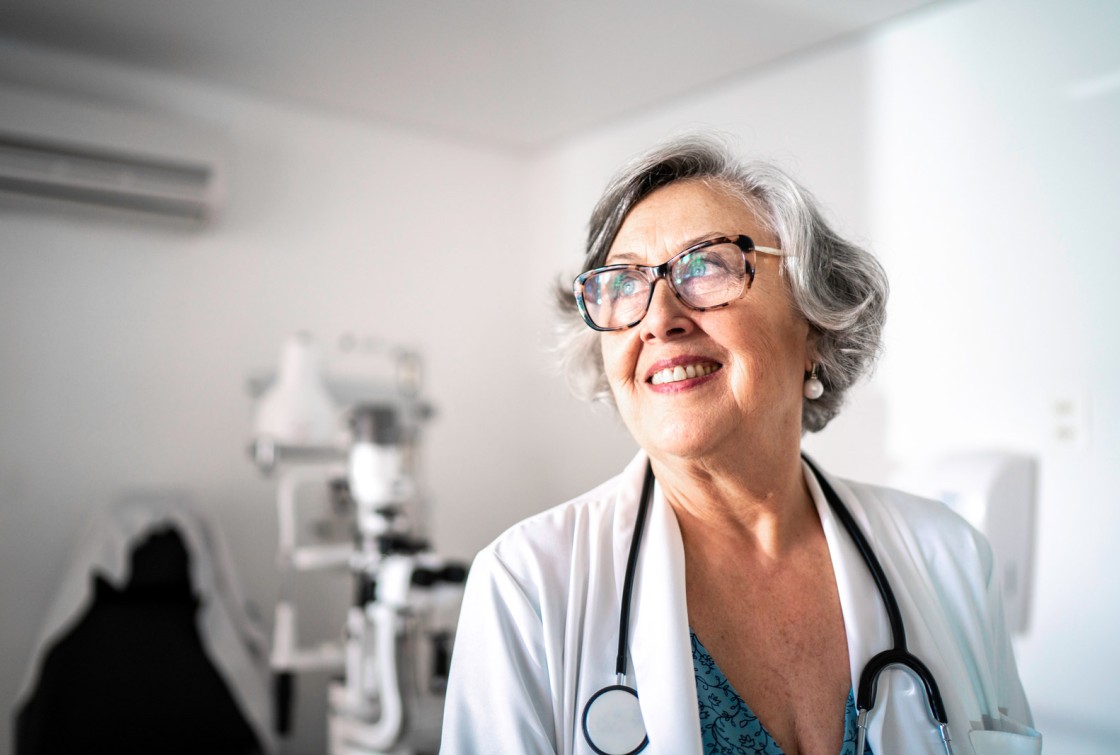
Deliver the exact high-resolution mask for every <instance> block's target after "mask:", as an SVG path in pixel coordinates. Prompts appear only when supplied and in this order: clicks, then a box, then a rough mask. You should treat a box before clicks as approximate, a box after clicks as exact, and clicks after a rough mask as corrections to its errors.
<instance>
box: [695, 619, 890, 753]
mask: <svg viewBox="0 0 1120 755" xmlns="http://www.w3.org/2000/svg"><path fill="white" fill-rule="evenodd" d="M689 636H690V637H691V639H692V668H693V670H694V671H695V673H696V698H697V702H698V703H699V706H700V735H701V738H702V740H703V746H704V755H783V753H782V748H781V747H779V746H778V743H777V742H775V741H774V738H773V737H771V736H770V732H768V731H766V729H765V728H764V727H763V725H762V722H761V721H759V720H758V716H756V715H755V714H754V713H752V712H751V709H750V708H749V707H748V706H747V704H746V703H745V702H743V698H741V697H739V693H738V692H736V691H735V689H734V688H733V687H732V686H731V683H730V682H729V681H727V677H726V676H724V675H723V672H722V671H720V670H719V667H718V666H716V662H715V661H714V660H712V656H710V655H709V654H708V651H707V650H706V649H705V648H704V646H703V645H702V644H701V643H700V640H699V639H698V638H697V637H696V633H695V632H693V631H691V630H689ZM856 717H857V711H856V698H855V692H854V691H849V692H848V707H847V710H846V711H845V713H844V745H843V747H841V749H840V755H855V751H856ZM864 755H872V753H871V747H870V745H865V746H864Z"/></svg>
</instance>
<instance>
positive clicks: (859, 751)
mask: <svg viewBox="0 0 1120 755" xmlns="http://www.w3.org/2000/svg"><path fill="white" fill-rule="evenodd" d="M802 458H803V459H804V460H805V463H806V464H808V465H809V469H811V470H812V472H813V475H814V476H815V477H816V478H817V482H818V483H819V484H820V486H821V490H822V491H823V492H824V497H825V499H826V500H827V501H828V505H829V507H831V509H832V512H833V513H834V514H835V515H836V518H837V519H839V520H840V523H841V524H843V525H844V529H845V530H847V532H848V535H849V536H850V537H851V538H852V541H853V542H855V545H856V549H857V550H858V551H859V554H860V556H862V557H863V562H864V563H865V564H867V568H868V569H869V570H870V571H871V576H872V578H873V579H874V580H875V586H876V587H877V588H878V589H879V595H880V597H881V598H882V599H883V605H884V607H885V608H886V610H887V617H888V619H889V620H890V625H891V637H892V638H893V640H894V643H893V646H892V647H891V649H890V650H884V651H883V652H881V653H879V654H878V655H876V656H875V657H873V658H872V659H871V660H870V661H868V662H867V665H866V666H864V667H863V671H861V672H860V675H859V689H858V691H857V693H856V708H857V709H858V711H859V715H858V717H857V719H856V730H857V734H856V755H863V751H864V747H865V745H866V742H867V714H868V713H869V712H870V711H871V709H872V708H874V707H875V690H876V685H877V684H878V682H879V674H881V673H882V672H883V669H885V668H887V667H888V666H903V667H905V668H907V669H909V670H910V671H911V672H912V673H913V674H914V675H915V676H917V677H918V679H919V680H921V682H922V685H923V686H924V687H925V693H926V703H927V704H928V705H929V711H930V715H931V716H932V717H933V719H934V721H935V722H936V723H937V728H938V731H939V732H940V734H941V742H942V744H943V745H944V746H945V753H946V755H953V747H952V745H951V744H950V741H949V719H948V716H946V714H945V704H944V702H942V700H941V692H940V691H939V690H938V689H937V682H936V681H935V680H934V678H933V674H932V673H931V672H930V670H929V668H927V667H926V665H925V664H924V663H922V662H921V661H920V660H918V658H917V657H916V656H914V655H912V654H911V653H909V652H908V651H907V650H906V629H905V628H904V627H903V625H902V612H901V611H899V608H898V601H896V600H895V598H894V591H893V590H891V585H890V583H889V582H888V581H887V575H886V574H885V573H884V572H883V567H882V566H881V565H880V564H879V559H877V558H876V557H875V553H874V551H872V550H871V546H870V544H868V542H867V538H865V537H864V536H863V532H862V531H861V530H860V528H859V525H857V524H856V521H855V519H854V518H852V514H851V512H850V511H848V508H847V507H846V506H845V505H844V504H843V503H842V502H841V500H840V496H838V495H836V491H835V490H833V489H832V485H830V484H829V482H828V480H826V479H825V478H824V475H822V474H821V472H820V470H819V469H817V466H816V464H814V463H813V462H812V461H810V460H809V459H808V458H806V457H804V456H803V457H802ZM652 497H653V466H652V465H647V466H646V476H645V480H644V482H643V483H642V499H641V504H640V505H639V506H638V518H637V520H636V521H635V523H634V534H633V535H632V536H631V538H630V554H629V556H628V557H627V560H626V576H625V578H624V581H623V587H622V608H621V612H620V617H619V621H618V658H617V661H616V663H615V675H616V683H615V684H612V685H610V686H607V687H603V688H602V689H601V690H599V691H598V692H596V693H595V694H594V695H592V696H591V699H589V700H588V701H587V704H586V705H585V706H584V708H583V736H584V738H585V739H586V740H587V744H588V745H589V746H590V747H591V749H592V750H594V751H595V752H596V753H598V755H635V754H636V753H639V752H641V751H642V750H644V749H645V748H646V746H647V745H648V744H649V735H648V734H646V727H645V722H644V721H643V720H642V711H641V708H640V707H639V705H638V691H637V690H636V689H634V687H633V686H631V685H628V684H627V683H626V658H627V655H628V654H629V642H628V634H629V627H630V599H631V596H632V594H633V591H634V572H635V571H636V570H637V562H638V549H639V548H640V547H641V542H642V530H643V529H644V528H645V522H646V516H647V514H648V513H649V507H650V500H651V499H652Z"/></svg>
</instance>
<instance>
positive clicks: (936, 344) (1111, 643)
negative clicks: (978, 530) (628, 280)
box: [533, 0, 1120, 755]
mask: <svg viewBox="0 0 1120 755" xmlns="http://www.w3.org/2000/svg"><path fill="white" fill-rule="evenodd" d="M1118 33H1120V5H1117V4H1115V3H1105V2H1088V1H1085V0H1081V1H1080V2H1072V3H1070V2H1065V3H1058V2H1030V3H1022V2H1011V1H1010V0H983V1H981V2H969V3H953V4H946V5H944V6H940V7H937V8H933V9H932V10H930V11H928V12H924V13H920V14H915V15H911V16H910V17H908V18H906V19H903V20H900V21H898V22H896V23H894V24H891V25H889V26H887V27H884V28H882V29H880V30H879V31H877V32H876V33H874V34H871V35H868V36H865V37H863V38H858V39H854V40H850V41H848V42H846V43H844V44H842V45H837V46H835V47H833V48H831V49H826V50H821V51H818V52H815V53H813V54H810V55H806V56H803V57H800V58H797V59H794V60H790V61H787V62H786V63H784V64H782V65H779V66H775V67H772V68H770V69H768V70H766V71H764V72H762V73H760V74H757V75H755V76H750V77H744V78H742V79H739V80H736V81H732V82H728V83H726V84H725V85H723V86H720V87H718V88H716V89H712V90H709V91H705V92H702V93H698V94H696V95H695V96H693V97H690V98H686V99H681V100H676V101H674V102H672V103H669V104H666V105H665V106H664V107H660V108H657V109H654V110H651V111H649V112H645V113H641V114H638V115H636V116H634V117H632V118H629V119H625V120H622V121H619V122H616V123H614V124H611V125H610V126H609V127H606V128H602V129H599V130H596V131H595V132H594V133H591V134H588V135H585V136H583V137H580V138H578V139H573V140H570V141H568V142H567V143H565V144H563V145H560V146H558V147H557V148H556V149H554V150H552V151H551V152H550V153H549V154H548V155H546V156H545V157H543V158H542V159H540V160H538V161H537V164H536V166H535V167H534V174H533V180H534V181H535V186H536V188H535V191H534V194H533V196H534V197H535V198H536V199H537V200H538V201H542V202H544V203H545V204H547V205H549V206H551V207H553V208H555V209H554V211H553V214H552V221H553V224H554V225H553V226H552V227H551V229H550V230H549V231H548V232H547V233H543V234H541V235H543V236H544V237H545V238H547V239H549V242H550V243H549V245H548V246H547V247H546V246H544V245H543V244H542V247H541V254H540V259H541V275H542V276H543V275H544V274H545V272H546V271H547V270H550V269H551V268H552V267H553V266H554V262H553V261H554V260H555V259H557V258H559V257H560V256H561V255H563V256H564V258H565V259H567V260H568V261H569V262H570V265H571V266H572V267H574V266H575V265H576V264H578V260H579V252H578V250H579V249H580V248H581V241H582V237H581V235H580V234H581V232H582V229H583V227H584V225H583V224H584V223H585V219H586V217H587V215H588V213H589V211H590V208H591V206H592V204H593V202H594V200H595V198H596V194H597V191H598V190H599V189H600V188H601V187H602V185H603V183H604V181H605V180H606V178H607V176H608V175H609V174H610V172H611V171H613V169H614V168H615V167H616V166H617V165H619V164H620V163H621V162H622V161H624V160H625V159H627V158H628V157H630V156H631V155H632V154H634V153H635V152H637V151H639V150H641V149H644V148H645V147H647V146H648V145H649V144H651V143H652V142H654V141H657V140H659V139H661V138H663V137H665V136H667V135H669V134H671V133H675V132H678V131H681V130H688V129H691V128H696V127H704V128H717V129H722V130H726V131H729V132H731V133H732V134H734V135H736V136H737V137H738V139H739V141H740V143H741V144H742V146H743V149H744V151H746V152H748V153H751V154H753V155H756V156H761V157H767V158H770V159H773V160H776V161H777V162H779V163H780V164H782V165H784V166H785V167H786V168H787V169H789V170H791V171H792V172H793V173H794V174H795V175H797V176H798V177H799V178H800V179H801V180H802V181H803V182H804V183H805V184H806V185H807V186H808V187H810V188H811V189H812V190H813V191H814V192H815V193H816V194H817V196H818V197H819V198H820V200H821V201H822V202H823V204H824V205H825V207H826V209H827V210H828V211H829V212H830V214H831V215H832V217H833V220H835V221H836V222H837V223H838V225H839V226H840V228H841V229H842V230H843V231H845V232H847V233H849V234H851V235H853V236H854V237H855V238H857V239H861V240H864V241H866V242H867V244H868V245H869V246H870V248H871V249H872V250H874V251H875V252H876V253H877V254H878V255H879V256H880V258H881V259H882V260H883V262H884V264H885V266H886V267H887V270H888V274H889V275H890V278H891V283H892V297H891V303H890V308H889V326H888V330H887V336H886V353H885V356H884V359H883V361H882V363H881V366H880V368H879V370H878V371H877V373H876V374H875V376H874V378H873V379H872V380H871V381H870V382H869V383H867V384H865V385H863V386H861V387H860V388H859V389H857V390H856V391H855V393H854V395H853V396H852V399H851V401H850V404H849V406H848V407H847V408H846V409H845V411H844V412H843V413H842V414H841V416H840V417H838V418H837V420H836V421H834V423H833V424H832V425H830V427H829V428H827V429H826V431H825V432H824V433H822V434H820V435H819V436H814V437H809V438H807V439H806V447H807V448H808V449H809V450H811V451H813V452H815V453H817V454H818V455H819V456H820V458H822V459H823V460H824V461H825V462H826V463H827V464H828V466H829V467H830V468H832V469H833V470H836V471H838V472H841V473H843V474H846V475H849V476H853V477H859V478H864V479H870V480H874V481H880V482H888V481H890V480H891V479H893V478H895V477H896V476H897V475H898V474H899V473H900V472H903V471H905V470H907V469H909V468H912V467H914V466H919V465H922V464H924V463H926V462H928V461H930V460H932V459H934V458H935V457H937V456H938V455H939V454H942V453H945V452H948V451H952V450H983V449H989V448H1001V449H1009V450H1017V451H1024V452H1027V453H1032V454H1035V455H1036V456H1037V457H1038V458H1039V460H1040V464H1041V480H1040V507H1041V508H1040V512H1039V517H1038V536H1037V564H1036V579H1037V581H1036V584H1035V594H1034V606H1033V611H1032V617H1031V620H1032V625H1031V627H1030V629H1029V631H1028V632H1027V633H1026V634H1025V636H1023V637H1022V638H1020V639H1019V640H1018V641H1017V652H1018V657H1019V663H1020V670H1021V674H1022V678H1023V681H1024V683H1025V685H1026V687H1027V691H1028V694H1029V696H1030V698H1031V700H1032V703H1033V705H1034V708H1035V714H1036V717H1037V719H1038V723H1039V727H1040V728H1041V729H1042V730H1043V731H1044V734H1045V735H1046V742H1047V751H1049V752H1061V753H1074V754H1076V753H1081V754H1083V755H1091V754H1095V753H1105V752H1115V751H1116V743H1117V742H1120V727H1118V726H1117V723H1116V715H1115V706H1114V705H1113V703H1112V698H1113V695H1112V694H1111V685H1112V678H1113V676H1114V675H1115V673H1116V672H1118V671H1120V650H1118V649H1117V646H1116V644H1115V639H1114V638H1115V637H1117V636H1120V609H1118V608H1117V606H1118V605H1120V587H1118V586H1117V583H1116V580H1115V575H1116V574H1118V573H1120V553H1118V552H1117V550H1116V548H1115V547H1114V541H1115V533H1116V532H1117V531H1120V507H1118V506H1117V505H1116V498H1117V496H1116V493H1115V492H1114V491H1115V490H1117V489H1120V465H1118V464H1117V459H1120V439H1118V432H1117V427H1120V402H1118V401H1117V399H1116V396H1115V391H1113V390H1111V386H1112V383H1114V382H1115V380H1114V379H1113V377H1112V376H1114V375H1116V374H1117V370H1118V369H1120V364H1118V362H1120V337H1118V336H1117V334H1116V329H1117V326H1120V303H1118V301H1117V298H1116V297H1115V296H1114V295H1113V294H1112V292H1113V291H1114V290H1115V286H1116V281H1117V279H1118V274H1120V241H1118V239H1120V221H1118V220H1117V208H1118V207H1120V204H1118V199H1120V149H1118V145H1120V137H1118V136H1117V135H1118V134H1120V45H1117V44H1116V43H1115V40H1116V39H1117V35H1118ZM1071 400H1072V401H1073V403H1074V405H1075V406H1076V407H1079V408H1078V409H1077V410H1076V411H1080V412H1083V415H1084V416H1083V419H1084V424H1085V425H1086V426H1087V427H1088V432H1087V433H1082V434H1081V436H1080V438H1079V439H1076V440H1066V441H1063V440H1060V439H1059V438H1058V430H1059V428H1060V427H1061V426H1062V425H1064V424H1068V422H1067V421H1066V418H1065V417H1064V416H1063V415H1062V414H1061V413H1060V412H1059V410H1058V409H1057V407H1058V406H1060V405H1062V404H1065V403H1067V402H1069V401H1071ZM557 419H558V421H561V422H564V423H565V424H564V425H563V428H564V429H562V430H560V431H559V432H561V433H563V434H566V436H567V438H568V440H567V445H568V446H569V447H572V448H575V447H577V446H578V445H579V439H580V437H581V434H582V433H583V425H582V422H583V415H580V414H576V413H571V414H566V415H563V416H560V415H558V417H557ZM603 445H604V446H605V449H604V450H605V451H607V452H609V453H612V454H614V455H617V456H621V455H623V454H624V453H625V452H626V451H628V448H626V447H625V442H624V441H615V440H613V439H607V440H605V441H603ZM600 455H601V453H600ZM590 461H591V460H590V459H589V458H583V459H577V458H574V457H572V456H569V457H567V458H566V459H565V463H566V464H567V465H568V466H570V467H572V468H578V467H579V466H580V465H585V464H588V463H589V462H590Z"/></svg>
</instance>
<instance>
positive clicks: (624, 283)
mask: <svg viewBox="0 0 1120 755" xmlns="http://www.w3.org/2000/svg"><path fill="white" fill-rule="evenodd" d="M643 287H644V281H643V280H641V279H640V278H639V277H638V274H637V273H635V272H634V271H632V270H623V271H620V272H619V273H618V274H617V275H616V276H615V277H614V279H613V280H612V281H611V298H613V299H625V298H627V297H630V296H634V295H636V294H638V293H641V291H642V289H643Z"/></svg>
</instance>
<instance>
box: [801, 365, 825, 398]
mask: <svg viewBox="0 0 1120 755" xmlns="http://www.w3.org/2000/svg"><path fill="white" fill-rule="evenodd" d="M804 392H805V398H807V399H809V400H810V401H816V400H817V399H819V398H820V397H821V396H823V395H824V383H822V382H821V379H820V378H819V377H817V363H816V362H814V363H813V371H812V372H811V373H809V377H808V378H807V379H806V380H805V391H804Z"/></svg>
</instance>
